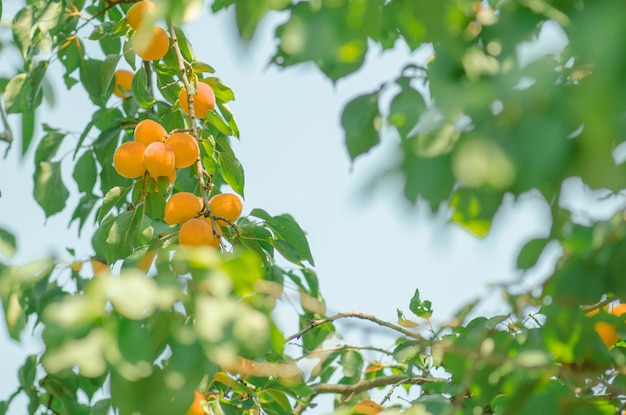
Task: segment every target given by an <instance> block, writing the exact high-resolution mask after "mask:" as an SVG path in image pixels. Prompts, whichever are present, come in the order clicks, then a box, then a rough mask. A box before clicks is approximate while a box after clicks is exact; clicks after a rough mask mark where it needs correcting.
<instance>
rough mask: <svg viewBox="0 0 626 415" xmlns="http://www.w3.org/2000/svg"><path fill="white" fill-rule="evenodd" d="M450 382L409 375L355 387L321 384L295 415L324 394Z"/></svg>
mask: <svg viewBox="0 0 626 415" xmlns="http://www.w3.org/2000/svg"><path fill="white" fill-rule="evenodd" d="M440 382H448V379H445V378H433V377H424V376H407V375H389V376H381V377H378V378H374V379H367V380H365V379H364V380H361V381H359V382H357V383H355V384H353V385H342V384H334V383H319V384H317V385H313V386H311V389H313V391H314V393H313V394H311V395H309V396H308V397H307V398H305V399H304V400H303V401H301V402H299V403H298V404H297V405H296V407H295V408H294V412H293V413H294V414H295V415H298V414H301V413H302V412H303V411H304V410H305V409H306V407H307V406H308V405H309V404H310V403H311V401H313V399H314V398H315V397H316V396H317V395H319V394H322V393H336V394H339V395H343V396H348V395H358V394H359V393H361V392H365V391H368V390H370V389H374V388H378V387H381V386H389V385H401V384H410V385H423V384H425V383H440Z"/></svg>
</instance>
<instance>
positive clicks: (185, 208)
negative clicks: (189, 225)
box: [163, 192, 202, 225]
mask: <svg viewBox="0 0 626 415" xmlns="http://www.w3.org/2000/svg"><path fill="white" fill-rule="evenodd" d="M201 210H202V203H200V201H199V200H198V197H197V196H196V195H194V194H193V193H189V192H178V193H174V194H173V195H172V197H170V198H169V199H168V200H167V202H165V214H164V215H163V220H164V221H165V222H167V223H169V224H170V225H173V224H175V223H178V224H181V223H184V222H187V221H188V220H189V219H191V218H193V217H194V216H196V215H197V214H198V212H200V211H201Z"/></svg>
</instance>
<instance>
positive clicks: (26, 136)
mask: <svg viewBox="0 0 626 415" xmlns="http://www.w3.org/2000/svg"><path fill="white" fill-rule="evenodd" d="M35 114H36V112H35V111H27V112H23V113H22V157H23V156H24V155H26V152H27V151H28V149H29V147H30V144H31V143H32V141H33V135H34V134H35V118H36V117H35Z"/></svg>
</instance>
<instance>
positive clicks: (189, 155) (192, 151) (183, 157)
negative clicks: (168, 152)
mask: <svg viewBox="0 0 626 415" xmlns="http://www.w3.org/2000/svg"><path fill="white" fill-rule="evenodd" d="M165 144H167V145H168V146H170V147H171V149H172V150H174V154H176V168H177V169H183V168H185V167H189V166H191V165H192V164H193V163H195V161H196V160H197V159H198V156H199V155H200V147H198V142H197V141H196V139H195V138H193V136H191V135H190V134H187V133H174V134H172V135H170V136H169V137H167V139H166V140H165Z"/></svg>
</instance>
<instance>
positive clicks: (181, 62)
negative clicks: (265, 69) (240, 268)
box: [167, 19, 224, 250]
mask: <svg viewBox="0 0 626 415" xmlns="http://www.w3.org/2000/svg"><path fill="white" fill-rule="evenodd" d="M167 29H168V31H169V32H170V37H171V38H172V48H173V49H174V52H175V53H176V60H177V61H178V71H179V72H180V80H181V81H182V83H183V87H184V88H185V91H187V107H188V108H189V121H190V127H191V135H192V136H193V138H195V139H196V141H198V142H200V134H199V133H198V127H197V125H196V114H195V110H194V107H193V93H192V91H193V88H192V87H191V83H190V82H189V77H188V76H187V70H186V69H185V63H186V62H185V58H184V57H183V54H182V52H181V51H180V45H179V44H178V36H176V31H175V30H174V26H173V25H172V22H171V21H170V20H169V19H167ZM196 169H197V170H198V183H199V184H200V189H201V190H202V201H203V202H204V209H205V210H206V212H207V213H208V215H209V216H210V217H211V218H212V219H214V220H212V221H211V223H212V225H213V234H214V235H215V237H216V238H219V243H220V246H221V247H222V250H224V243H223V242H222V238H221V237H220V235H221V233H220V229H219V228H218V225H217V223H216V221H215V217H214V216H213V214H212V213H211V209H210V208H209V186H208V185H207V183H206V182H205V180H204V176H205V175H206V176H207V177H209V175H208V174H207V172H206V170H204V166H203V165H202V159H201V158H200V156H198V160H196Z"/></svg>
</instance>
